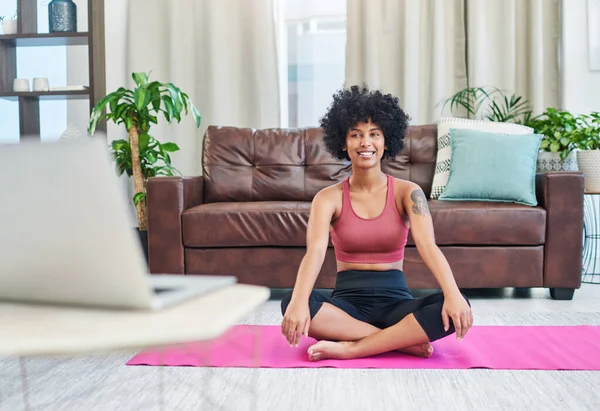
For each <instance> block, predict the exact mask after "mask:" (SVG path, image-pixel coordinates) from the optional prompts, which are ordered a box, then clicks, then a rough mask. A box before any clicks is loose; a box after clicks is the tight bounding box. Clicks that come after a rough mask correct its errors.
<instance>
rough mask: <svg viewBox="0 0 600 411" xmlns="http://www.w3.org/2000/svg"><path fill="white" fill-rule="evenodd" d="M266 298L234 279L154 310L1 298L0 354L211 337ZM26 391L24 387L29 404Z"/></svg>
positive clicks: (34, 353) (65, 352)
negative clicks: (235, 282) (44, 302)
mask: <svg viewBox="0 0 600 411" xmlns="http://www.w3.org/2000/svg"><path fill="white" fill-rule="evenodd" d="M268 298H269V289H268V288H266V287H258V286H251V285H245V284H236V285H233V286H230V287H226V288H223V289H220V290H217V291H214V292H212V293H210V294H207V295H204V296H200V297H198V298H196V299H193V300H190V301H187V302H184V303H182V304H179V305H176V306H174V307H171V308H169V309H166V310H163V311H156V312H150V311H130V310H106V309H92V308H81V307H65V306H51V305H35V304H21V303H0V356H18V357H20V358H23V357H25V356H46V355H81V354H87V353H95V352H103V351H104V352H106V351H111V350H122V349H136V350H137V349H143V348H148V347H153V348H154V347H160V346H166V345H171V344H177V343H185V342H190V341H210V340H213V339H215V338H217V337H219V336H221V335H222V334H224V333H225V332H226V331H227V329H229V328H230V327H231V326H233V325H235V324H236V323H237V322H239V321H240V320H242V319H243V318H244V317H246V316H247V315H249V314H250V313H252V312H253V311H254V310H255V309H256V308H257V307H259V306H260V305H261V304H263V303H264V302H265V301H266V300H268ZM22 367H23V365H22ZM23 371H24V369H23ZM23 376H24V377H23V378H24V379H26V373H25V372H23ZM26 386H27V384H26V382H25V381H23V387H24V390H25V389H26V388H25V387H26ZM160 391H162V389H161V390H160ZM28 396H29V395H28V393H27V392H24V394H23V397H24V401H25V402H26V409H28V408H29V407H28V406H27V402H28V400H27V398H28ZM161 401H162V400H161ZM161 408H162V407H161Z"/></svg>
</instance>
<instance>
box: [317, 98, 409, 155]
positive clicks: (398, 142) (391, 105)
mask: <svg viewBox="0 0 600 411" xmlns="http://www.w3.org/2000/svg"><path fill="white" fill-rule="evenodd" d="M369 119H370V120H371V122H373V123H375V124H377V125H378V126H379V127H380V128H381V130H382V131H383V135H384V138H385V144H386V146H387V149H386V150H385V151H384V153H383V157H382V158H383V159H386V158H395V157H396V156H397V155H398V153H400V151H401V150H402V148H403V147H404V135H405V133H406V128H407V127H408V122H409V121H410V117H409V116H408V115H407V114H406V113H405V112H404V111H403V110H402V109H401V108H400V106H399V104H398V98H397V97H394V96H392V95H391V94H383V93H382V92H381V91H379V90H374V91H370V90H369V89H368V87H367V86H362V87H359V86H352V87H350V89H342V90H339V91H337V92H336V93H335V94H334V95H333V102H332V103H331V105H330V106H329V108H328V110H327V113H326V114H325V115H324V116H323V117H322V118H321V121H320V126H321V128H322V129H323V131H324V133H325V136H324V137H323V140H324V142H325V148H326V149H327V151H328V152H329V153H330V154H331V155H332V156H333V157H335V158H336V159H338V160H350V157H348V153H347V152H346V151H344V150H343V148H344V147H345V145H346V135H347V134H348V130H349V129H350V128H351V127H353V126H355V125H356V124H357V123H359V122H365V123H366V122H368V121H369Z"/></svg>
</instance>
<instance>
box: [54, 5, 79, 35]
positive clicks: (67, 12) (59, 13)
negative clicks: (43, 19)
mask: <svg viewBox="0 0 600 411" xmlns="http://www.w3.org/2000/svg"><path fill="white" fill-rule="evenodd" d="M48 25H49V26H50V33H55V32H73V31H77V5H76V4H75V3H73V0H52V1H51V2H50V3H48Z"/></svg>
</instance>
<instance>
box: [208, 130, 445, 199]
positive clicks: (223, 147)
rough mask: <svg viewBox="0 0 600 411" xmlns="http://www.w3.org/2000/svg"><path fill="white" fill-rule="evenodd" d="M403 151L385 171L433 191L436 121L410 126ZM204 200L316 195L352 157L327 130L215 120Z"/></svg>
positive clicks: (346, 169)
mask: <svg viewBox="0 0 600 411" xmlns="http://www.w3.org/2000/svg"><path fill="white" fill-rule="evenodd" d="M404 140H405V141H404V142H405V145H404V149H403V150H402V152H400V153H399V154H398V156H397V157H396V158H394V159H386V160H384V161H382V164H381V168H382V170H383V171H384V172H385V173H388V174H390V175H392V176H394V177H397V178H402V179H404V180H409V181H413V182H415V183H417V184H418V185H419V186H421V188H422V189H423V191H424V192H425V195H429V191H430V189H431V180H432V178H433V171H434V168H435V158H436V157H435V156H436V152H437V140H436V126H435V125H423V126H409V127H408V129H407V130H406V137H405V139H404ZM202 144H203V150H202V175H203V178H204V193H203V194H204V202H205V203H221V202H228V201H239V202H244V201H300V202H302V201H312V199H313V197H314V196H315V194H316V193H317V192H318V191H319V190H321V189H323V188H325V187H327V186H330V185H331V184H334V183H337V182H340V181H342V180H343V179H344V178H346V177H348V176H349V175H350V172H351V164H350V161H346V160H343V161H340V160H336V159H334V158H333V157H332V156H331V155H330V154H329V153H328V152H327V150H326V149H325V145H324V144H323V130H322V129H320V128H316V127H309V128H298V129H262V130H256V129H251V128H238V127H217V126H209V127H208V129H207V130H206V133H205V135H204V140H203V143H202Z"/></svg>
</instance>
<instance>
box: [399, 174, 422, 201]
mask: <svg viewBox="0 0 600 411" xmlns="http://www.w3.org/2000/svg"><path fill="white" fill-rule="evenodd" d="M415 190H421V186H419V185H418V184H417V183H413V182H412V181H408V180H403V179H401V178H396V177H394V194H395V195H396V198H404V197H405V196H407V195H409V196H410V194H411V193H412V192H413V191H415ZM421 191H422V190H421Z"/></svg>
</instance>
